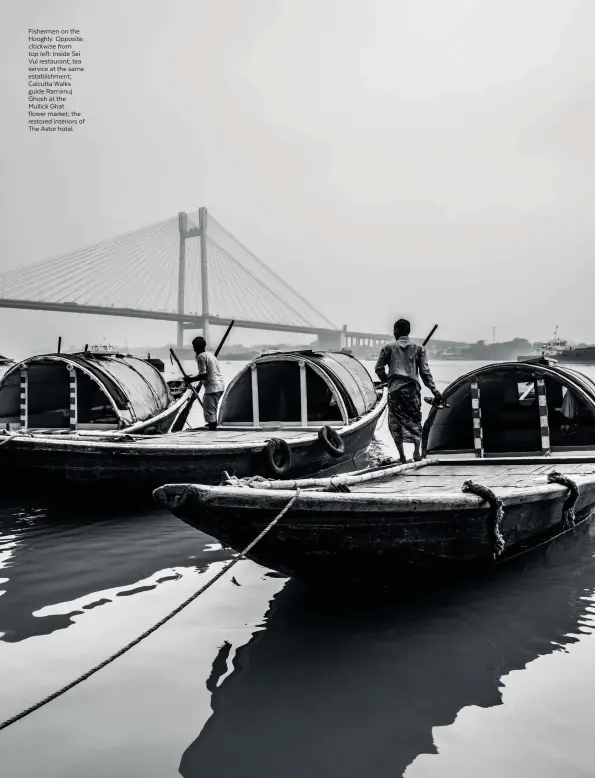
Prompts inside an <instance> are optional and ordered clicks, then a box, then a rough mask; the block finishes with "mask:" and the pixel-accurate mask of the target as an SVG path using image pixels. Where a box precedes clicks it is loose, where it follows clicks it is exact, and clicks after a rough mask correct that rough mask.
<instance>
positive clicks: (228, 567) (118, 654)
mask: <svg viewBox="0 0 595 778" xmlns="http://www.w3.org/2000/svg"><path fill="white" fill-rule="evenodd" d="M299 494H300V490H299V489H297V490H296V493H295V494H294V495H293V497H292V498H291V500H289V502H288V503H287V505H286V506H285V507H284V508H283V510H282V511H281V513H279V514H278V515H277V516H276V517H275V518H274V519H273V520H272V521H271V523H270V524H268V525H267V526H266V527H265V528H264V529H263V530H262V532H261V533H260V534H259V535H258V536H257V537H256V538H254V540H253V541H252V542H251V543H249V544H248V545H247V546H246V548H245V549H244V550H243V551H242V552H241V553H240V554H238V555H237V556H236V557H234V558H233V559H232V560H231V562H229V563H228V564H227V565H225V567H224V568H223V569H222V570H220V571H219V572H218V573H217V574H216V575H214V576H213V577H212V578H211V579H210V580H209V581H207V582H206V583H205V584H204V586H201V587H200V589H199V590H198V591H196V592H194V594H192V595H191V596H190V597H188V599H187V600H184V602H183V603H182V604H181V605H178V607H177V608H175V609H174V610H173V611H171V613H168V615H167V616H165V617H164V618H162V619H161V621H158V622H157V623H156V624H154V625H153V626H152V627H150V628H149V629H148V630H146V631H145V632H143V634H142V635H139V637H137V638H135V639H134V640H131V641H130V643H128V644H127V645H125V646H124V648H121V649H120V650H119V651H117V652H116V653H115V654H112V656H110V657H108V659H105V660H104V661H103V662H100V663H99V664H98V665H95V667H93V668H91V670H88V671H87V672H86V673H83V675H81V676H79V677H78V678H76V679H75V680H74V681H71V682H70V683H69V684H67V685H66V686H63V687H62V688H61V689H59V690H58V691H56V692H54V693H53V694H50V695H49V696H48V697H45V698H44V699H43V700H41V701H40V702H37V703H35V705H31V706H30V707H29V708H26V709H25V710H23V711H21V712H20V713H17V714H16V715H15V716H12V717H11V718H9V719H6V721H3V722H2V723H0V730H2V729H6V727H9V726H10V725H11V724H14V723H15V722H17V721H19V720H20V719H23V718H25V716H28V715H29V714H30V713H33V712H34V711H36V710H39V708H41V707H43V706H44V705H47V704H48V702H52V700H55V699H57V698H58V697H61V696H62V695H63V694H65V693H66V692H67V691H70V689H72V688H74V687H75V686H78V685H79V684H80V683H82V682H83V681H86V680H87V678H90V677H91V676H92V675H94V674H95V673H97V672H99V670H102V669H103V668H104V667H107V665H109V664H111V663H112V662H113V661H114V660H116V659H118V658H119V657H121V656H122V655H123V654H125V653H126V652H127V651H130V649H131V648H134V646H137V645H138V644H139V643H140V642H141V641H142V640H144V639H145V638H147V637H149V635H151V634H152V633H153V632H155V631H156V630H158V629H159V627H162V626H163V625H164V624H165V623H166V622H168V621H169V620H170V619H173V617H174V616H177V614H178V613H180V611H182V610H184V608H186V607H187V606H188V605H190V603H191V602H193V601H194V600H196V599H197V597H200V595H201V594H202V593H203V592H206V590H207V589H208V588H209V587H210V586H212V585H213V584H214V583H215V581H218V580H219V578H221V576H223V575H225V573H227V572H228V570H231V568H232V567H233V566H234V565H235V564H236V562H239V561H240V559H242V558H243V557H244V556H245V555H246V554H247V553H248V552H249V551H250V550H251V549H252V548H254V546H255V545H256V544H257V543H258V541H259V540H262V538H263V537H264V536H265V535H266V534H267V532H269V531H270V530H271V529H273V527H274V526H275V524H276V523H277V522H278V521H279V520H280V519H282V518H283V516H285V514H286V513H287V511H288V510H289V509H290V508H291V506H292V505H293V504H294V502H295V501H296V500H297V498H298V497H299Z"/></svg>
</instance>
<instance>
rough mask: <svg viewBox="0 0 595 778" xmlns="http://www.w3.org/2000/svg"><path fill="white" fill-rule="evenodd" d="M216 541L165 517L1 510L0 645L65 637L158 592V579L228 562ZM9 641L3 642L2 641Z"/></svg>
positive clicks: (60, 508)
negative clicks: (77, 619) (129, 600)
mask: <svg viewBox="0 0 595 778" xmlns="http://www.w3.org/2000/svg"><path fill="white" fill-rule="evenodd" d="M229 558H230V552H229V551H227V550H223V549H221V547H220V546H219V545H213V542H212V538H209V537H208V536H207V535H203V534H202V533H198V532H196V531H195V530H192V529H190V528H189V527H186V526H185V525H183V523H182V522H177V521H175V520H174V521H172V518H171V516H170V515H169V513H167V512H164V511H156V510H152V511H148V512H147V511H146V510H145V511H143V512H139V511H137V510H134V509H129V508H127V507H125V506H115V507H114V506H112V511H111V512H110V513H109V514H106V513H105V512H104V510H103V509H101V510H99V511H96V512H91V511H89V509H85V510H83V509H81V508H80V507H79V508H77V507H76V506H70V509H69V510H66V508H65V506H64V505H63V504H62V505H51V504H50V505H49V507H48V506H47V505H46V506H45V507H44V506H43V505H42V504H39V503H38V504H35V503H32V502H31V501H30V500H29V501H27V504H24V503H23V502H22V501H21V502H13V504H12V505H7V504H6V502H5V503H4V505H3V506H2V508H0V576H1V578H0V591H3V592H4V593H3V594H2V596H1V597H0V639H2V640H4V641H7V642H17V641H19V640H24V639H26V638H29V637H31V636H33V635H47V634H50V633H52V632H54V631H55V630H57V629H64V628H66V627H68V626H70V625H71V624H72V623H73V622H72V620H73V617H74V616H78V615H81V614H83V613H84V612H86V611H87V612H88V611H91V610H93V609H95V608H97V607H100V606H102V605H104V604H107V603H109V602H111V600H112V598H113V597H116V596H117V597H127V596H131V595H134V594H136V593H139V592H143V591H147V590H148V589H154V588H155V587H156V586H159V585H160V584H161V583H164V582H166V581H168V580H171V577H172V575H173V576H174V577H175V572H174V573H169V574H165V575H159V574H156V571H163V570H170V569H174V571H175V568H176V567H180V566H183V567H186V568H188V567H192V566H196V568H197V569H198V570H203V569H204V568H205V567H206V566H207V565H208V564H210V563H212V562H215V561H219V560H223V559H229ZM2 633H4V634H2Z"/></svg>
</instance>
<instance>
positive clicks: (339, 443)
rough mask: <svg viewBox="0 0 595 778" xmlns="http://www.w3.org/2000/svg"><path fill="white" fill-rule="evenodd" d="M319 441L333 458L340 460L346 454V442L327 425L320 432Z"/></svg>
mask: <svg viewBox="0 0 595 778" xmlns="http://www.w3.org/2000/svg"><path fill="white" fill-rule="evenodd" d="M318 440H319V441H320V442H321V443H322V447H323V448H324V450H325V451H327V452H328V453H329V454H330V455H331V456H332V457H335V458H338V457H341V456H343V454H344V453H345V441H344V440H343V438H342V437H341V436H340V435H339V433H338V432H337V431H336V430H334V429H333V428H332V427H329V425H328V424H327V425H326V426H325V427H322V428H321V429H320V430H318Z"/></svg>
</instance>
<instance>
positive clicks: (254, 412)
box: [250, 362, 260, 427]
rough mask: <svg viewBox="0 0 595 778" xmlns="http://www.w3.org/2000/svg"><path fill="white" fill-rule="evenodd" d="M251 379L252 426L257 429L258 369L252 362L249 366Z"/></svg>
mask: <svg viewBox="0 0 595 778" xmlns="http://www.w3.org/2000/svg"><path fill="white" fill-rule="evenodd" d="M250 372H251V377H252V424H253V425H254V426H255V427H258V425H259V424H260V405H259V403H258V368H257V367H256V364H255V363H254V362H253V363H252V364H251V365H250Z"/></svg>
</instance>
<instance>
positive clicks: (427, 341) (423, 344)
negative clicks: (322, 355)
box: [421, 324, 438, 347]
mask: <svg viewBox="0 0 595 778" xmlns="http://www.w3.org/2000/svg"><path fill="white" fill-rule="evenodd" d="M437 329H438V325H437V324H434V326H433V327H432V329H431V331H430V334H429V335H428V337H427V338H426V339H425V340H424V342H423V343H422V344H421V345H422V346H424V347H425V346H427V345H428V343H429V341H430V338H431V337H432V335H433V334H434V333H435V332H436V330H437Z"/></svg>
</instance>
